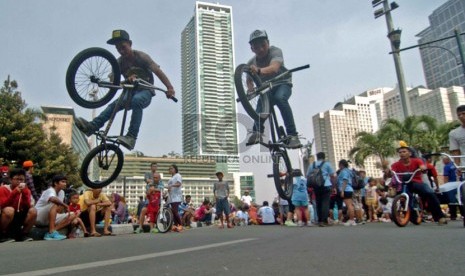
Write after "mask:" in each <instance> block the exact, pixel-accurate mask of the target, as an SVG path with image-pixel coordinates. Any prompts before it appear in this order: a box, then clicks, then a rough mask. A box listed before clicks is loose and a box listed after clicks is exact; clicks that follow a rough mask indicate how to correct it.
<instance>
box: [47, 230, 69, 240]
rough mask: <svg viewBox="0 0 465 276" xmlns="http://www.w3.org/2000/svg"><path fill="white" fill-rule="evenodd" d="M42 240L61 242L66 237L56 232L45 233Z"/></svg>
mask: <svg viewBox="0 0 465 276" xmlns="http://www.w3.org/2000/svg"><path fill="white" fill-rule="evenodd" d="M44 240H46V241H61V240H66V236H63V235H62V234H60V233H58V232H57V231H53V232H52V233H47V234H45V236H44Z"/></svg>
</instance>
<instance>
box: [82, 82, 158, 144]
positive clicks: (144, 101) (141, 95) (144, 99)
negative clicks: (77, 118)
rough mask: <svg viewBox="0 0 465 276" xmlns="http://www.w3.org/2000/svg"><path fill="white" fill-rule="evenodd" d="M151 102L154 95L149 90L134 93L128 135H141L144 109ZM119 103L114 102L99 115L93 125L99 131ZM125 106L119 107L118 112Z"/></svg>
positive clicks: (135, 136)
mask: <svg viewBox="0 0 465 276" xmlns="http://www.w3.org/2000/svg"><path fill="white" fill-rule="evenodd" d="M127 95H128V94H126V97H127ZM151 101H152V93H151V92H150V91H149V90H137V91H134V94H133V95H132V101H131V109H132V114H131V122H130V123H129V129H128V133H127V135H129V136H131V137H134V138H137V135H138V134H139V128H140V125H141V123H142V114H143V109H144V108H146V107H147V106H149V105H150V102H151ZM117 103H118V100H116V101H113V102H112V103H111V104H109V105H108V106H107V107H106V108H105V110H104V111H103V112H102V113H100V115H98V116H97V117H96V118H95V119H94V120H93V121H92V122H91V123H92V124H93V125H94V126H95V127H96V128H97V129H100V128H101V127H103V125H104V124H105V122H107V121H108V120H109V119H110V117H111V114H112V113H113V110H114V109H115V107H116V105H117ZM123 104H124V102H123ZM123 104H122V105H119V106H118V110H117V112H118V111H121V110H122V109H123V108H124V106H123Z"/></svg>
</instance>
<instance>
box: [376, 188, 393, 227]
mask: <svg viewBox="0 0 465 276" xmlns="http://www.w3.org/2000/svg"><path fill="white" fill-rule="evenodd" d="M378 197H379V199H378V203H379V207H378V210H379V212H382V215H381V218H380V221H382V222H391V207H392V198H389V197H388V196H387V192H386V191H384V189H379V190H378Z"/></svg>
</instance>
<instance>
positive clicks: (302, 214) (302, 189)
mask: <svg viewBox="0 0 465 276" xmlns="http://www.w3.org/2000/svg"><path fill="white" fill-rule="evenodd" d="M292 176H293V177H294V183H293V192H292V198H291V201H292V204H293V205H294V206H295V213H296V216H297V221H298V222H297V225H298V226H304V225H307V226H312V223H311V222H310V219H309V217H308V216H307V214H308V193H307V180H306V179H305V177H303V176H302V171H301V170H299V169H295V170H294V171H293V172H292Z"/></svg>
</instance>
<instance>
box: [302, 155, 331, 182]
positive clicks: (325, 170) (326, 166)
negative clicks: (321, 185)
mask: <svg viewBox="0 0 465 276" xmlns="http://www.w3.org/2000/svg"><path fill="white" fill-rule="evenodd" d="M322 162H323V161H322V160H317V161H315V162H313V163H312V164H310V166H308V169H307V177H309V176H310V174H311V173H312V172H313V164H315V167H316V168H318V166H320V165H321V163H322ZM321 173H322V174H323V178H324V179H325V187H331V177H330V175H333V174H334V170H333V168H332V167H331V164H330V163H329V162H324V163H323V166H321Z"/></svg>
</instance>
